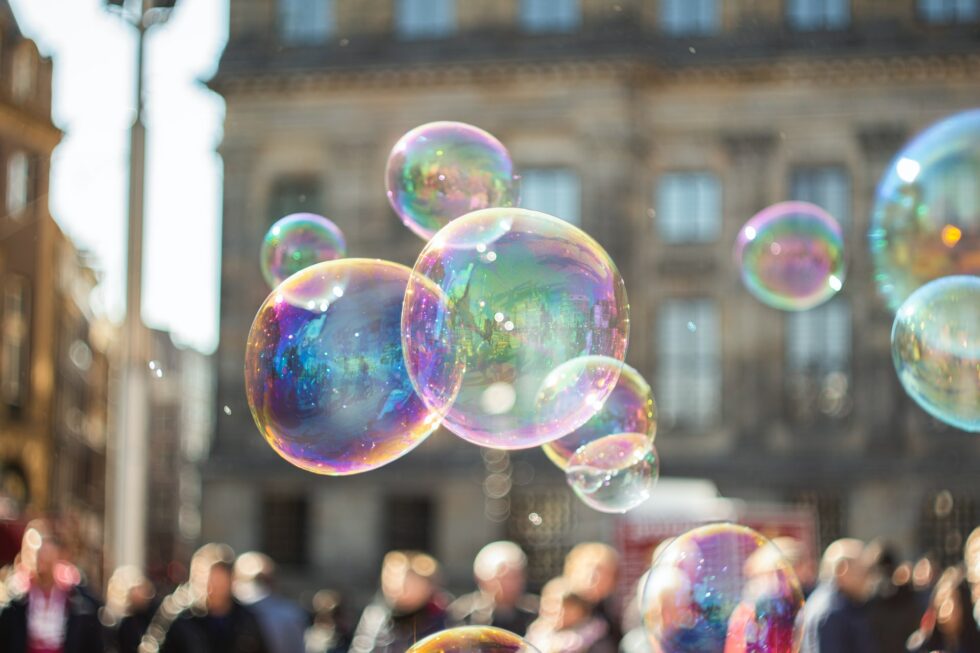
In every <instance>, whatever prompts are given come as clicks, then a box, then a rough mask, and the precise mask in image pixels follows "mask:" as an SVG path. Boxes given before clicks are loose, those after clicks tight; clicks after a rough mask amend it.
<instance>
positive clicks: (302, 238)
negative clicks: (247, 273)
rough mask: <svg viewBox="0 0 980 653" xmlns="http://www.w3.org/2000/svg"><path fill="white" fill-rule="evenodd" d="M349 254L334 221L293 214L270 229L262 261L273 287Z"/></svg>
mask: <svg viewBox="0 0 980 653" xmlns="http://www.w3.org/2000/svg"><path fill="white" fill-rule="evenodd" d="M346 255H347V244H346V243H345V242H344V234H342V233H341V232H340V229H338V228H337V225H335V224H334V223H333V222H331V221H330V220H327V219H326V218H324V217H323V216H322V215H316V214H315V213H293V214H292V215H287V216H286V217H285V218H282V219H281V220H278V221H277V222H276V223H275V224H273V225H272V226H271V227H269V231H268V232H266V234H265V239H264V240H263V241H262V249H261V251H260V253H259V259H260V262H261V265H262V276H263V277H265V281H266V283H268V284H269V287H270V288H275V287H276V286H278V285H279V284H280V283H282V282H283V281H285V280H286V279H287V278H288V277H290V276H292V275H293V274H295V273H296V272H299V271H300V270H302V269H304V268H308V267H309V266H311V265H313V264H315V263H323V262H324V261H333V260H335V259H338V258H343V257H344V256H346Z"/></svg>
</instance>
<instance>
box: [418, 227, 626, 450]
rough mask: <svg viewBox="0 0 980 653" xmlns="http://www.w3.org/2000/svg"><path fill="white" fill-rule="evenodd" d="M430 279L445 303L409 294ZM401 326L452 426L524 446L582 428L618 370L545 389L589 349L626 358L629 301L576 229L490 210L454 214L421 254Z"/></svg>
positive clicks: (488, 441) (433, 400)
mask: <svg viewBox="0 0 980 653" xmlns="http://www.w3.org/2000/svg"><path fill="white" fill-rule="evenodd" d="M423 279H424V280H427V282H431V283H433V284H435V286H437V287H438V288H439V289H440V290H441V291H442V294H443V296H444V297H445V303H441V302H430V301H429V298H430V294H428V293H423V294H421V295H416V294H414V293H413V292H412V288H413V284H415V283H416V282H419V283H421V282H422V280H423ZM402 326H403V339H404V350H405V353H406V362H407V368H408V372H409V374H410V375H411V377H412V380H413V382H414V383H415V387H416V389H417V390H418V391H419V393H420V394H421V395H422V397H423V398H424V399H425V401H426V402H427V403H428V404H429V405H430V406H431V407H432V408H433V410H434V411H436V412H439V413H440V414H441V413H445V425H446V428H448V429H449V430H450V431H452V432H453V433H455V434H457V435H459V436H460V437H462V438H464V439H466V440H469V441H470V442H473V443H476V444H479V445H483V446H487V447H492V448H500V449H522V448H527V447H533V446H538V445H541V444H543V443H545V442H549V441H551V440H554V439H557V438H559V437H561V436H563V435H566V434H568V433H570V432H571V431H573V430H574V429H576V428H578V427H579V426H581V425H582V424H584V423H585V422H586V421H588V420H589V419H590V418H591V417H592V415H593V414H594V413H595V412H596V410H597V409H598V407H599V406H601V405H602V401H604V400H605V398H606V396H608V394H609V393H610V392H612V390H613V387H614V386H615V382H616V379H617V378H618V375H619V370H618V369H615V370H610V369H609V368H608V367H606V368H594V369H592V368H590V369H586V370H584V372H583V374H584V375H585V376H583V377H579V378H578V379H577V381H576V382H575V383H570V384H568V386H567V390H566V391H564V392H559V393H553V394H551V395H550V396H549V395H548V390H547V389H544V390H543V389H542V385H543V384H544V383H545V382H546V380H547V379H548V377H549V375H551V374H552V372H553V371H555V370H556V369H557V368H560V366H562V365H564V364H565V363H567V362H568V361H571V360H574V359H576V358H579V357H582V356H607V357H609V358H612V359H614V360H616V361H622V360H623V357H624V355H625V353H626V344H627V339H628V331H629V304H628V302H627V299H626V290H625V288H624V285H623V280H622V277H620V275H619V272H618V271H617V270H616V266H615V265H614V264H613V262H612V260H611V259H610V258H609V256H608V254H606V252H605V250H603V249H602V247H600V246H599V244H598V243H596V242H595V241H594V240H593V239H592V238H590V237H589V236H588V235H587V234H585V233H584V232H582V231H581V230H579V229H577V228H576V227H574V226H572V225H570V224H568V223H567V222H565V221H563V220H559V219H558V218H555V217H552V216H549V215H545V214H543V213H538V212H535V211H529V210H527V209H520V208H507V209H499V208H498V209H486V210H483V211H476V212H474V213H470V214H468V215H465V216H463V217H460V218H457V219H456V220H454V221H452V222H451V223H449V224H448V225H447V226H446V227H444V228H443V229H442V230H441V231H440V232H439V233H438V234H436V235H435V236H434V237H433V238H432V240H431V241H430V242H429V243H428V244H427V245H426V246H425V248H424V249H423V250H422V253H421V254H420V255H419V258H418V261H417V262H416V264H415V269H414V275H413V277H412V279H411V280H410V282H409V292H408V294H407V295H406V301H405V310H404V312H403V315H402ZM459 366H462V368H463V369H464V372H463V375H462V381H461V385H460V386H459V392H458V394H456V393H454V392H452V391H451V388H452V387H454V386H455V385H456V383H457V378H456V372H457V370H458V367H459ZM552 378H554V377H552ZM453 396H454V397H455V403H453V404H452V405H451V406H450V405H447V404H446V399H447V398H449V397H453Z"/></svg>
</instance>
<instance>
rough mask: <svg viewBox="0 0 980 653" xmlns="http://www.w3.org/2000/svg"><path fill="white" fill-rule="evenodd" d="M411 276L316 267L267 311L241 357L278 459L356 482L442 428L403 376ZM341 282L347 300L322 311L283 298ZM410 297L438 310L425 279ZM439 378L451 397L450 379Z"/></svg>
mask: <svg viewBox="0 0 980 653" xmlns="http://www.w3.org/2000/svg"><path fill="white" fill-rule="evenodd" d="M410 276H411V270H409V269H408V268H407V267H405V266H403V265H397V264H395V263H389V262H386V261H378V260H367V259H341V260H338V261H329V262H326V263H318V264H316V265H313V266H311V267H308V268H306V269H304V270H302V271H300V272H298V273H296V274H295V275H293V276H291V277H289V279H287V280H286V281H285V282H283V284H282V285H281V286H280V287H279V288H277V289H276V290H275V291H273V293H272V294H271V295H269V297H268V299H266V300H265V303H263V304H262V307H261V308H260V309H259V312H258V314H257V315H256V316H255V321H254V322H253V323H252V329H251V331H250V332H249V335H248V343H247V345H246V349H245V391H246V394H247V397H248V404H249V407H250V408H251V410H252V416H253V417H254V418H255V423H256V424H257V425H258V427H259V431H261V432H262V435H263V436H264V437H265V439H266V440H267V441H268V442H269V444H270V446H272V448H273V449H275V450H276V452H277V453H278V454H279V455H280V456H282V457H283V458H285V459H286V460H288V461H289V462H291V463H293V464H294V465H296V466H297V467H301V468H303V469H305V470H308V471H311V472H316V473H318V474H329V475H345V474H356V473H358V472H365V471H368V470H372V469H376V468H378V467H381V466H382V465H384V464H386V463H389V462H391V461H392V460H395V459H396V458H399V457H400V456H403V455H404V454H406V453H407V452H409V451H411V450H412V449H413V448H415V447H416V446H418V445H419V444H420V443H421V442H422V441H423V440H425V438H426V437H427V436H428V435H429V434H430V433H431V432H432V431H433V430H435V428H436V427H437V426H438V425H439V418H440V415H439V413H438V412H436V411H435V410H433V409H432V408H430V407H428V406H427V405H426V404H425V403H424V402H423V401H422V400H421V398H420V397H419V396H418V395H417V394H416V393H415V391H414V389H413V387H412V382H411V380H410V379H409V377H408V374H407V373H406V371H405V363H404V357H403V355H402V346H401V310H402V303H403V300H404V297H405V291H406V286H407V285H408V280H409V277H410ZM338 283H343V284H344V285H345V291H344V292H343V294H342V295H341V296H339V297H335V298H334V300H333V301H331V302H328V303H326V304H316V305H315V306H313V307H312V308H310V307H306V306H300V305H297V304H296V303H293V302H290V301H288V299H287V294H288V293H294V294H295V295H297V296H303V295H305V294H308V293H306V292H305V291H304V287H306V286H312V287H315V288H320V287H335V286H336V285H337V284H338ZM412 293H413V294H414V296H415V297H416V298H417V299H419V301H420V302H425V303H427V304H438V303H439V302H440V301H441V298H440V296H439V290H438V289H437V288H435V287H434V286H432V285H431V284H429V283H427V282H426V280H424V279H420V280H417V281H416V282H415V283H414V284H413V287H412ZM446 337H447V338H449V337H450V335H448V334H447V336H446ZM443 360H449V359H448V358H445V359H443ZM443 377H444V378H445V379H446V381H445V383H446V385H445V386H444V388H445V391H446V392H449V393H452V392H453V391H454V390H453V386H452V383H453V381H452V375H451V373H449V372H447V371H443ZM458 379H459V376H458V375H457V377H456V380H457V383H458ZM442 400H443V401H442V403H441V405H450V404H451V403H452V398H451V397H443V398H442Z"/></svg>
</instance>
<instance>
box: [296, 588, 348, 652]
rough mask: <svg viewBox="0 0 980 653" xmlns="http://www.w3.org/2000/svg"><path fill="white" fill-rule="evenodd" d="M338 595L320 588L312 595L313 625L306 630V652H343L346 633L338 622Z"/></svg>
mask: <svg viewBox="0 0 980 653" xmlns="http://www.w3.org/2000/svg"><path fill="white" fill-rule="evenodd" d="M339 611H340V595H338V594H337V593H336V592H333V591H331V590H320V591H319V592H317V593H316V594H314V595H313V625H311V626H310V627H309V628H308V629H307V630H306V635H305V638H304V640H305V651H306V653H344V652H345V651H346V650H347V646H348V641H347V633H346V632H344V628H343V626H342V624H341V623H340V619H339V617H338V613H339Z"/></svg>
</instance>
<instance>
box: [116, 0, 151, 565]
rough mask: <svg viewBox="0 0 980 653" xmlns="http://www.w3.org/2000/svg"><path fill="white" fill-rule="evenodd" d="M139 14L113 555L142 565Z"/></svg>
mask: <svg viewBox="0 0 980 653" xmlns="http://www.w3.org/2000/svg"><path fill="white" fill-rule="evenodd" d="M143 4H144V2H143V0H139V5H140V7H139V13H138V15H137V18H136V21H135V23H136V29H137V55H136V98H135V99H136V117H135V120H134V121H133V126H132V129H131V132H130V153H129V235H128V259H127V266H126V271H127V274H126V319H125V322H124V324H123V334H122V336H123V361H122V375H121V378H120V385H121V388H120V391H121V392H120V404H119V422H118V424H119V430H118V432H117V438H116V451H115V456H114V460H113V470H112V477H113V479H112V480H113V496H112V501H113V520H112V556H111V562H110V564H112V565H114V566H119V565H136V566H137V567H140V568H142V567H143V566H144V563H145V556H146V523H147V520H146V508H147V455H146V454H147V442H146V439H147V405H146V403H147V375H148V374H149V372H148V371H147V367H146V364H147V361H146V356H147V352H146V349H145V347H146V341H145V331H144V328H143V321H142V319H141V314H140V312H141V306H142V295H143V205H144V201H143V187H144V181H145V178H144V170H145V156H146V128H145V126H144V124H143V59H144V48H145V36H146V25H145V24H144V15H145V11H144V9H145V7H144V6H143Z"/></svg>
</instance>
